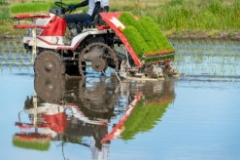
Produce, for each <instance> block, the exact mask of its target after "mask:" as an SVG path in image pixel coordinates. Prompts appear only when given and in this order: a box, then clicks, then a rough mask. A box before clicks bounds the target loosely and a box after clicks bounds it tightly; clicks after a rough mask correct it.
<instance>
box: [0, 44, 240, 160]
mask: <svg viewBox="0 0 240 160" xmlns="http://www.w3.org/2000/svg"><path fill="white" fill-rule="evenodd" d="M173 44H174V47H175V49H176V54H177V56H176V61H177V63H178V68H179V72H180V73H185V74H186V75H185V76H181V77H178V78H168V79H165V80H164V81H159V82H134V81H123V82H121V83H119V82H118V80H116V79H114V78H104V77H100V78H99V76H98V77H87V78H86V79H81V78H74V79H61V78H57V79H56V78H55V79H54V78H53V79H47V78H41V77H35V76H34V72H33V68H32V63H31V55H30V54H27V53H25V52H24V51H22V50H21V49H20V47H21V44H20V43H15V42H14V43H13V44H11V43H10V42H4V43H3V42H2V41H1V42H0V47H1V50H0V52H1V53H0V65H1V68H0V71H1V72H0V88H1V91H0V94H1V98H0V99H1V110H2V111H1V113H0V125H1V126H2V127H1V128H2V129H1V131H2V136H1V137H0V141H1V144H2V145H1V147H0V149H1V154H0V159H11V160H12V159H14V160H15V159H16V160H17V159H26V160H27V159H35V160H38V159H39V160H40V159H63V160H64V159H69V160H75V159H84V160H91V159H105V160H122V159H126V160H128V159H129V160H133V159H136V160H141V159H142V160H155V159H156V160H158V159H174V160H175V159H199V160H202V159H211V160H212V159H217V160H219V159H224V160H225V159H240V127H239V126H240V118H239V115H240V107H239V106H240V101H239V93H240V82H239V75H240V74H239V70H240V69H239V66H240V65H239V55H238V54H239V51H240V48H239V46H240V45H239V43H237V42H189V41H187V42H183V41H176V42H173ZM6 48H7V49H9V51H8V52H7V50H6ZM15 48H16V49H17V50H14V49H15ZM10 49H11V51H10ZM90 75H91V74H90ZM32 94H33V95H34V96H36V98H37V104H38V110H37V111H38V112H37V117H38V119H37V122H38V124H37V125H34V124H33V123H34V121H33V117H34V105H33V103H32V99H31V98H32Z"/></svg>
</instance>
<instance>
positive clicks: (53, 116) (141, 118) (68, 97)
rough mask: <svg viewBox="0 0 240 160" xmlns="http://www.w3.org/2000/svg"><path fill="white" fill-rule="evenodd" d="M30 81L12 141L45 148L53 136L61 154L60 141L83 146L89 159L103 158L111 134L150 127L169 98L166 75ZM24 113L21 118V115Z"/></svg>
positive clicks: (128, 137) (131, 135) (127, 135)
mask: <svg viewBox="0 0 240 160" xmlns="http://www.w3.org/2000/svg"><path fill="white" fill-rule="evenodd" d="M34 87H35V91H36V96H35V97H33V96H32V97H31V98H29V97H27V99H26V101H25V104H24V112H25V115H24V113H23V112H19V122H16V123H15V125H16V126H18V127H19V128H20V132H19V133H16V134H15V135H14V136H13V144H14V146H16V147H21V148H26V149H34V150H40V151H46V150H49V147H50V143H51V142H50V141H58V142H61V146H62V147H63V148H62V149H63V150H62V151H63V157H64V159H65V156H64V147H66V145H64V144H65V143H74V144H79V145H81V146H84V147H88V148H89V149H90V150H91V154H92V158H93V159H108V154H109V149H110V142H111V140H113V139H122V140H131V139H133V138H134V137H135V136H136V135H137V134H138V133H139V132H147V131H149V130H151V129H152V128H153V127H154V126H155V125H156V124H157V122H158V120H159V119H160V118H161V117H162V116H163V114H164V113H165V112H166V108H167V107H168V106H169V104H170V103H172V102H173V100H174V98H175V92H174V81H172V80H165V81H161V82H154V83H153V82H141V83H139V82H122V83H119V81H118V80H117V79H114V78H110V79H107V80H106V79H103V80H101V79H96V78H93V79H80V78H73V79H63V78H59V77H58V78H44V77H35V80H34ZM34 99H36V100H37V108H34V105H33V104H34V103H33V100H34ZM35 109H36V110H35ZM26 114H27V115H28V117H29V120H27V122H25V121H22V120H21V118H22V117H24V116H26ZM34 117H37V123H34V120H36V119H34ZM119 117H120V118H119ZM34 124H35V125H34ZM86 139H88V141H87V140H86Z"/></svg>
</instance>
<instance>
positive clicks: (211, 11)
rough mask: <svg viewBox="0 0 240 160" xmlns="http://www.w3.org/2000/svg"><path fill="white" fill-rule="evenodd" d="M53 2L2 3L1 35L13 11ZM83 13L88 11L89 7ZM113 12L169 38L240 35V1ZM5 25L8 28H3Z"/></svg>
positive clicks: (124, 3) (131, 1)
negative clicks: (144, 19) (143, 20)
mask: <svg viewBox="0 0 240 160" xmlns="http://www.w3.org/2000/svg"><path fill="white" fill-rule="evenodd" d="M37 1H38V2H37ZM29 2H31V3H32V2H34V4H33V3H32V4H29ZM53 2H54V1H52V0H45V2H44V0H0V10H1V11H0V34H6V29H7V30H9V25H10V24H12V22H13V21H12V20H10V7H11V8H12V9H11V12H12V13H13V14H16V13H19V12H33V11H34V10H35V11H36V12H39V11H41V10H42V11H46V12H47V11H48V10H49V7H51V6H53ZM9 3H10V4H11V6H10V5H9ZM64 3H69V4H70V3H75V4H76V3H79V0H65V1H64ZM23 6H24V7H23ZM79 10H81V9H78V11H79ZM82 10H84V11H86V7H85V8H82ZM110 11H124V12H132V13H133V14H134V15H139V16H149V17H151V18H153V19H154V21H155V22H156V23H157V24H158V25H159V27H160V28H161V29H162V30H163V31H164V32H165V33H166V32H168V35H171V34H173V33H176V32H181V31H186V30H191V31H212V30H214V33H216V32H221V31H228V32H229V33H232V32H234V31H240V1H239V0H149V1H146V0H121V1H118V0H110ZM3 21H4V22H3ZM10 22H11V23H10ZM3 25H5V26H6V25H8V27H6V28H2V27H3ZM214 33H212V34H214Z"/></svg>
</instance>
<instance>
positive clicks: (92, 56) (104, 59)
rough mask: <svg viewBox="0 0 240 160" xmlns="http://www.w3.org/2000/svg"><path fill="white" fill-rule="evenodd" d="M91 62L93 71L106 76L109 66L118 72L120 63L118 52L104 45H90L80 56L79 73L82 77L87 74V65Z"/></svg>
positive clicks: (97, 43)
mask: <svg viewBox="0 0 240 160" xmlns="http://www.w3.org/2000/svg"><path fill="white" fill-rule="evenodd" d="M87 62H90V63H91V66H92V69H93V70H94V71H96V72H102V73H103V74H105V70H106V69H107V67H108V66H110V67H111V68H114V69H115V72H118V69H119V61H118V57H117V54H116V52H115V51H114V50H113V49H112V48H110V47H109V46H108V45H106V44H104V43H99V42H96V43H91V44H89V45H88V46H87V47H86V48H85V49H83V51H82V52H81V54H80V56H79V63H78V65H79V73H80V74H81V75H82V76H85V74H86V71H85V70H86V63H87Z"/></svg>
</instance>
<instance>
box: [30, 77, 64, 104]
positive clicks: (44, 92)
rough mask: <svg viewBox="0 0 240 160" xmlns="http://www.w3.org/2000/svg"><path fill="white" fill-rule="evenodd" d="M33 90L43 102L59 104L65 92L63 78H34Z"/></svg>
mask: <svg viewBox="0 0 240 160" xmlns="http://www.w3.org/2000/svg"><path fill="white" fill-rule="evenodd" d="M34 89H35V92H36V93H37V96H38V97H39V98H40V99H42V100H43V101H45V102H50V103H59V102H60V100H61V99H62V95H63V93H64V92H65V80H64V79H63V77H43V76H35V78H34Z"/></svg>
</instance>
